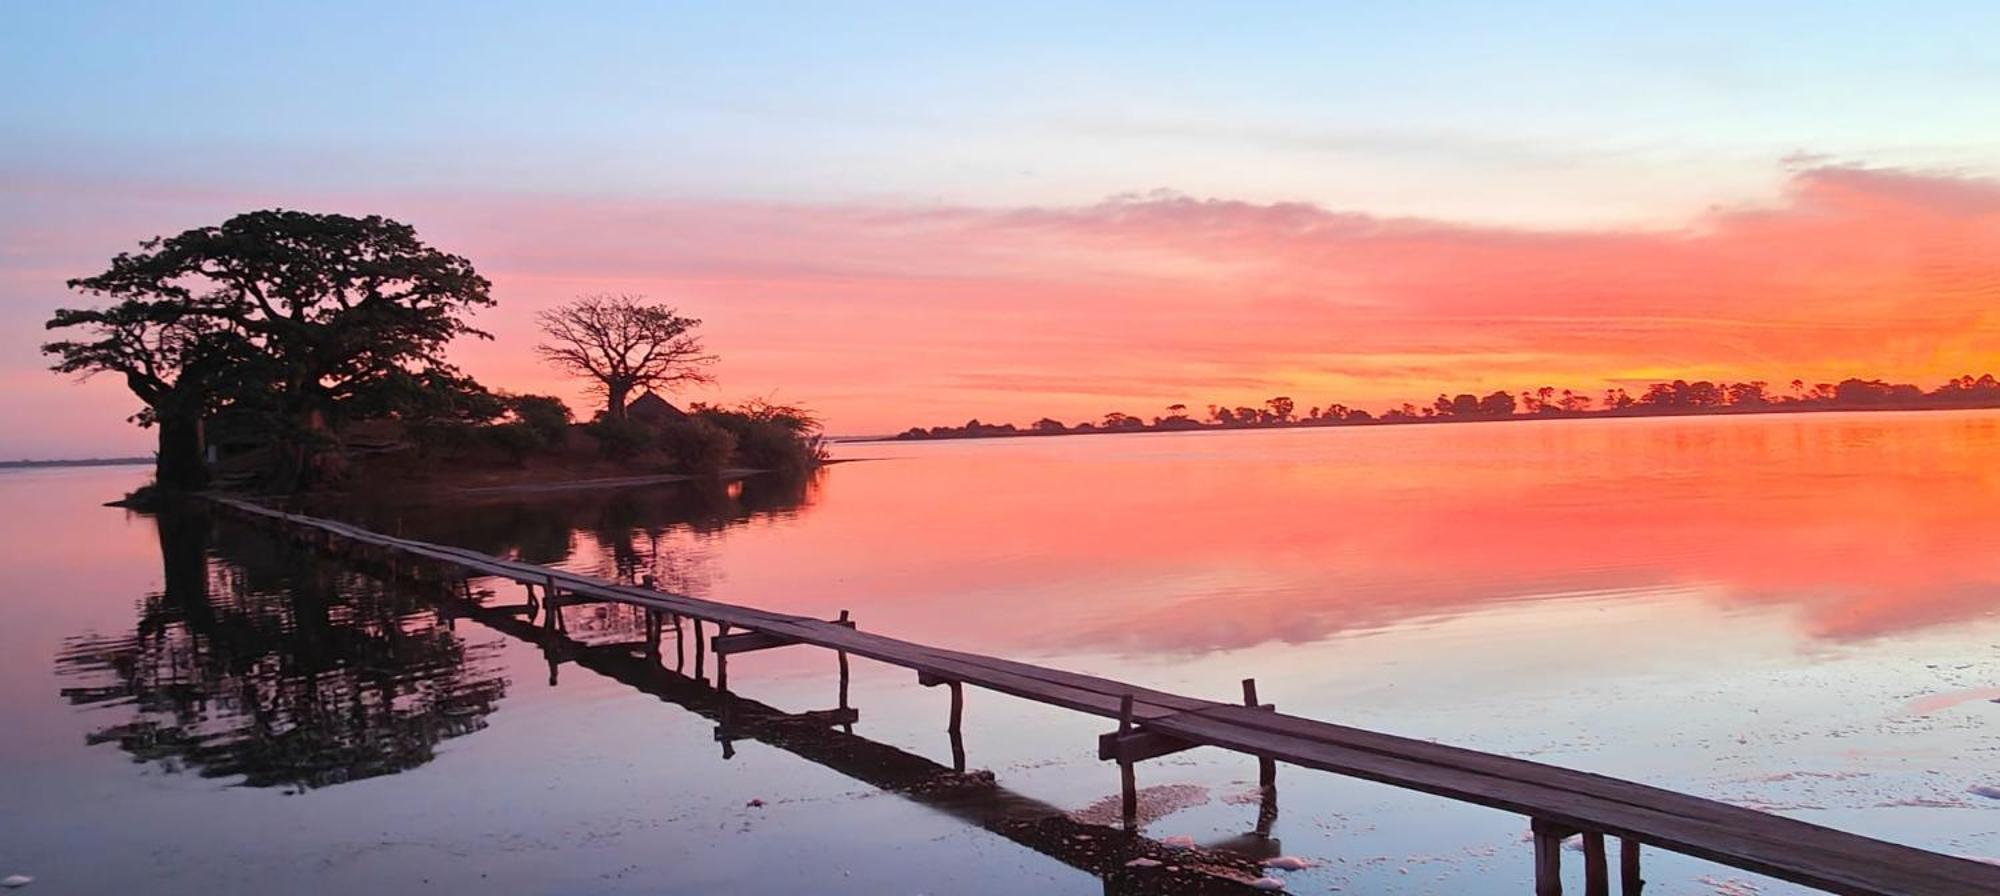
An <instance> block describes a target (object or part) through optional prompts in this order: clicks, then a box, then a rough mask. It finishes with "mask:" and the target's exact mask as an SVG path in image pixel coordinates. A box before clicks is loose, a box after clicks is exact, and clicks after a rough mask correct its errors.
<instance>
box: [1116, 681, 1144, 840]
mask: <svg viewBox="0 0 2000 896" xmlns="http://www.w3.org/2000/svg"><path fill="white" fill-rule="evenodd" d="M1131 733H1132V695H1131V694H1126V695H1125V696H1124V697H1121V698H1119V700H1118V736H1119V737H1121V738H1122V737H1125V736H1126V735H1129V734H1131ZM1118 789H1119V798H1120V799H1119V810H1120V815H1121V816H1122V817H1123V819H1124V822H1125V829H1126V830H1128V831H1129V830H1132V829H1134V828H1136V827H1138V826H1139V779H1138V776H1137V775H1136V774H1134V773H1133V770H1132V760H1131V758H1130V757H1127V756H1124V755H1120V756H1119V757H1118Z"/></svg>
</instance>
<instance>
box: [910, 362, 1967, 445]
mask: <svg viewBox="0 0 2000 896" xmlns="http://www.w3.org/2000/svg"><path fill="white" fill-rule="evenodd" d="M1978 408H2000V380H1996V379H1995V378H1994V376H1993V375H1992V374H1990V373H1988V374H1981V375H1979V376H1973V375H1972V374H1966V375H1964V376H1960V377H1956V378H1953V379H1951V380H1949V381H1947V382H1945V383H1943V384H1942V385H1939V386H1937V387H1936V388H1934V389H1930V390H1928V391H1926V390H1925V389H1922V388H1920V387H1918V386H1915V385H1912V384H1909V383H1890V382H1885V381H1883V380H1880V379H1866V380H1864V379H1859V378H1849V379H1844V380H1841V381H1840V382H1838V383H1818V384H1815V385H1811V386H1808V385H1807V384H1806V383H1805V382H1804V381H1803V380H1796V379H1795V380H1792V382H1791V388H1790V391H1788V392H1774V391H1773V390H1772V389H1771V384H1770V383H1768V382H1766V381H1763V380H1753V381H1750V382H1740V383H1715V382H1710V381H1708V380H1697V381H1695V382H1688V381H1686V380H1674V381H1672V382H1665V383H1653V384H1651V385H1650V386H1648V387H1647V388H1646V389H1645V390H1643V391H1641V392H1640V393H1639V394H1638V395H1637V396H1634V395H1632V394H1631V393H1630V392H1629V391H1627V390H1626V389H1624V388H1622V387H1613V388H1610V389H1607V390H1605V392H1604V397H1603V400H1602V402H1601V403H1599V402H1598V401H1597V400H1596V399H1595V398H1594V397H1593V396H1591V395H1590V394H1588V393H1586V392H1583V391H1579V390H1573V389H1560V390H1558V389H1557V388H1555V387H1554V386H1542V387H1540V388H1538V389H1523V390H1521V391H1520V392H1519V393H1518V394H1516V393H1513V392H1505V391H1497V392H1491V393H1488V394H1486V395H1483V396H1482V395H1474V394H1472V393H1469V392H1467V393H1459V394H1457V395H1439V396H1438V397H1437V400H1436V401H1433V402H1432V403H1430V404H1427V405H1422V406H1418V405H1415V404H1403V405H1399V406H1396V407H1392V408H1386V409H1383V410H1381V411H1379V412H1369V411H1366V410H1363V409H1361V408H1351V407H1348V406H1347V405H1344V404H1339V403H1337V402H1336V403H1328V404H1326V405H1324V406H1317V405H1316V406H1313V407H1310V408H1307V409H1306V410H1305V411H1304V412H1303V413H1302V412H1300V410H1299V407H1298V403H1297V402H1295V401H1294V400H1293V399H1291V398H1290V397H1287V396H1277V397H1274V398H1270V399H1267V400H1265V402H1264V403H1263V405H1262V406H1260V407H1233V408H1232V407H1227V406H1224V405H1214V404H1212V405H1209V406H1208V412H1207V415H1206V416H1205V417H1202V418H1197V417H1195V416H1193V415H1192V414H1191V413H1190V412H1189V410H1188V406H1187V405H1185V404H1172V405H1168V406H1167V407H1166V409H1165V410H1166V413H1165V414H1163V415H1159V416H1155V417H1153V418H1152V419H1151V420H1150V421H1149V420H1147V419H1146V418H1143V417H1139V416H1135V415H1132V414H1127V413H1124V412H1122V411H1112V412H1110V413H1108V414H1105V415H1104V418H1103V420H1101V421H1092V420H1085V421H1082V422H1080V423H1076V424H1074V425H1071V424H1065V423H1063V422H1062V421H1060V420H1057V419H1054V418H1052V417H1043V418H1041V419H1040V420H1036V421H1035V422H1034V423H1031V424H1029V425H1027V426H1016V425H1014V424H1012V423H997V424H996V423H982V422H980V421H979V420H976V419H975V420H968V421H966V422H965V423H964V424H963V425H960V426H932V427H929V428H925V427H921V426H917V427H911V428H910V429H908V430H905V431H903V432H902V433H899V434H897V435H896V436H894V438H895V439H898V440H917V439H980V438H996V437H1008V436H1061V435H1089V434H1103V433H1120V432H1186V431H1190V430H1235V429H1272V428H1283V427H1305V426H1379V425H1385V424H1388V425H1393V424H1406V423H1473V422H1493V421H1502V420H1549V419H1565V418H1583V417H1676V416H1695V415H1720V414H1792V413H1805V412H1814V411H1933V410H1968V409H1978Z"/></svg>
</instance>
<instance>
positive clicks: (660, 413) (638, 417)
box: [625, 392, 687, 424]
mask: <svg viewBox="0 0 2000 896" xmlns="http://www.w3.org/2000/svg"><path fill="white" fill-rule="evenodd" d="M625 416H626V417H628V418H630V419H632V420H634V421H637V422H639V423H647V424H660V423H667V422H671V421H674V420H686V419H687V414H686V413H684V412H683V411H681V409H680V408H677V407H674V406H673V404H672V403H670V402H668V401H667V400H666V399H664V398H661V397H660V396H659V395H658V394H656V393H653V392H648V393H646V394H644V395H641V396H639V397H638V398H634V399H632V402H631V403H630V404H627V405H626V406H625Z"/></svg>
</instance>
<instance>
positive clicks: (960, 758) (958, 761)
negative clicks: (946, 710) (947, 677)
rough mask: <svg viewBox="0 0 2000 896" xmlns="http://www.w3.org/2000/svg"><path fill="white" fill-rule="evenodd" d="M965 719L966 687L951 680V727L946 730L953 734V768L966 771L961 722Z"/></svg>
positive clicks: (961, 771)
mask: <svg viewBox="0 0 2000 896" xmlns="http://www.w3.org/2000/svg"><path fill="white" fill-rule="evenodd" d="M964 720H965V688H964V687H963V686H962V685H961V684H960V683H959V682H956V681H954V682H951V727H949V728H946V729H945V731H946V732H948V733H949V734H950V735H951V770H952V771H955V772H959V773H961V774H962V773H964V772H965V736H964V734H963V733H962V729H961V728H960V727H959V724H960V723H961V722H963V721H964Z"/></svg>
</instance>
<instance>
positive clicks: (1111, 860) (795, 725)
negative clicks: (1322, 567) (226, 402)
mask: <svg viewBox="0 0 2000 896" xmlns="http://www.w3.org/2000/svg"><path fill="white" fill-rule="evenodd" d="M439 584H440V585H442V586H443V587H439V588H438V592H439V593H438V597H437V599H438V601H439V605H440V609H441V610H442V611H444V612H446V613H448V614H450V615H449V617H448V618H469V619H471V620H473V621H475V622H477V623H479V624H480V625H483V626H485V627H487V628H489V629H491V630H493V631H496V632H499V633H501V634H503V635H506V636H509V637H512V638H515V639H518V640H521V641H525V642H528V643H531V644H534V645H536V646H537V647H539V648H541V650H542V654H543V656H544V658H545V659H547V661H548V663H549V671H550V675H549V677H550V680H551V681H554V680H555V679H556V677H557V674H556V672H557V669H558V668H559V667H561V666H563V665H565V664H575V665H576V666H578V667H580V668H582V669H585V670H587V671H589V672H592V673H595V674H597V675H600V676H603V677H604V678H607V679H610V680H612V681H616V682H618V683H620V684H623V685H626V686H627V687H630V688H632V689H633V690H636V691H638V692H640V693H643V694H648V695H651V696H654V697H657V698H659V699H660V700H662V701H664V702H666V703H669V704H672V705H674V706H678V707H680V708H681V709H683V710H686V711H688V712H691V713H693V714H695V715H697V716H700V717H702V718H704V719H708V720H710V721H713V722H715V723H716V729H715V739H716V741H717V743H719V744H721V746H722V751H723V756H724V757H725V758H727V757H729V756H731V755H734V753H733V750H734V747H733V744H734V743H735V741H737V740H751V741H756V742H759V743H762V744H765V745H766V746H770V747H773V748H775V749H779V750H783V751H785V752H788V753H791V754H793V755H794V756H797V757H799V758H802V759H805V760H806V761H808V762H812V763H815V764H817V765H820V766H822V767H824V768H827V769H831V770H833V771H835V772H838V773H840V774H843V775H846V776H848V777H850V778H853V779H855V780H857V781H861V782H863V783H866V784H868V785H869V786H872V787H875V788H877V789H879V790H882V791H884V792H886V793H893V794H896V795H898V796H901V797H903V798H904V799H908V800H910V801H912V802H915V803H917V804H918V805H922V806H925V807H928V808H930V809H932V810H934V811H937V812H941V813H944V814H945V815H948V816H950V817H952V818H954V819H957V820H958V821H960V822H964V823H966V824H970V825H973V826H975V827H978V828H980V829H981V830H985V831H987V832H990V833H993V834H996V835H998V836H1001V837H1004V838H1006V839H1008V840H1011V841H1013V842H1014V843H1017V844H1020V845H1021V846H1025V847H1027V848H1029V849H1032V850H1034V851H1036V852H1039V853H1041V854H1043V855H1046V856H1048V857H1050V858H1052V859H1054V860H1056V861H1058V862H1062V863H1063V864H1065V865H1069V866H1071V867H1073V868H1076V869H1078V870H1081V871H1084V872H1087V873H1090V874H1093V875H1096V876H1098V877H1099V878H1101V879H1102V880H1103V881H1104V892H1105V894H1106V896H1154V894H1161V893H1169V892H1170V893H1173V894H1176V896H1250V894H1254V893H1257V892H1259V891H1258V890H1257V889H1255V888H1253V887H1251V886H1250V885H1249V883H1248V882H1249V881H1250V880H1252V879H1254V878H1256V877H1258V876H1259V874H1260V873H1261V867H1260V866H1259V864H1258V862H1257V858H1267V857H1270V856H1273V855H1276V854H1277V851H1278V842H1277V841H1276V840H1275V839H1273V838H1271V836H1270V827H1269V825H1270V820H1271V819H1274V818H1275V817H1276V816H1275V809H1272V810H1270V811H1268V812H1263V813H1260V815H1259V818H1258V828H1257V829H1256V830H1255V831H1254V832H1252V833H1251V834H1248V835H1245V837H1243V838H1238V840H1235V841H1231V842H1230V847H1229V851H1227V852H1223V851H1217V850H1216V849H1212V848H1202V847H1187V846H1174V845H1168V844H1165V843H1161V842H1159V841H1156V840H1152V839H1150V838H1146V837H1143V836H1139V835H1138V834H1136V833H1133V832H1130V831H1120V830H1118V829H1115V828H1108V827H1105V826H1102V825H1098V824H1092V823H1088V822H1083V821H1078V820H1075V819H1072V818H1070V817H1069V815H1068V814H1067V813H1065V812H1063V810H1061V809H1059V808H1057V807H1055V806H1052V805H1049V804H1047V803H1044V802H1041V801H1040V800H1036V799H1034V798H1032V797H1029V796H1026V795H1023V794H1020V793H1016V792H1013V791H1010V790H1008V789H1006V788H1005V787H1003V786H1001V785H1000V784H999V783H998V782H997V781H996V780H995V779H994V777H993V775H992V774H991V773H990V772H975V773H971V774H966V773H965V769H964V768H963V766H962V762H961V765H960V767H958V768H947V767H945V766H942V765H939V764H937V763H935V762H932V761H931V760H929V759H926V758H924V757H922V756H918V755H915V754H912V753H909V752H907V751H904V750H902V749H899V748H897V747H894V746H890V745H888V744H884V743H879V742H876V741H872V740H869V739H867V738H865V737H861V736H860V735H857V734H855V733H854V732H853V726H854V723H855V722H857V721H858V720H859V718H860V713H859V711H858V710H855V709H854V708H852V707H850V706H848V701H847V692H846V688H845V687H843V688H841V690H840V693H839V707H838V708H837V709H832V710H812V711H807V712H784V711H782V710H779V709H777V708H776V707H773V706H769V705H766V704H763V703H759V702H757V701H755V700H751V699H747V698H744V697H741V696H737V695H734V694H731V693H729V692H727V691H723V690H720V689H718V688H714V687H711V686H709V684H708V682H706V681H704V680H702V679H700V678H696V677H694V676H693V675H691V674H687V669H686V663H687V657H686V656H685V654H684V653H683V654H682V655H680V656H678V657H675V658H674V661H673V662H672V663H668V662H666V659H667V658H666V657H665V656H663V655H662V654H663V650H662V645H661V640H662V639H663V636H665V637H671V635H667V634H666V633H665V632H662V631H661V630H660V629H659V628H658V627H657V626H655V627H652V628H650V629H649V630H648V631H647V632H646V636H645V637H644V639H642V640H639V641H626V642H613V643H591V642H585V641H580V640H577V639H576V638H574V637H572V636H571V635H570V634H568V633H566V632H564V631H562V630H561V628H560V627H559V626H557V625H554V624H551V623H547V620H548V616H547V615H543V616H542V617H541V618H542V619H543V620H544V623H545V624H540V625H538V624H537V623H536V621H535V615H534V614H532V613H530V612H529V611H528V609H527V608H526V607H524V606H520V605H513V606H496V605H493V604H487V603H481V602H480V601H479V600H477V599H476V598H474V597H473V596H472V595H471V594H469V593H463V592H461V591H459V590H458V589H457V588H455V587H452V586H449V585H444V583H439ZM539 612H540V613H542V614H548V613H557V614H559V613H561V610H560V609H559V608H557V607H555V606H554V605H549V604H546V603H545V604H543V605H542V606H541V607H540V608H539ZM960 758H961V760H962V756H961V757H960ZM1273 798H1275V796H1273ZM1246 843H1247V844H1250V845H1254V846H1256V847H1262V848H1261V849H1253V850H1244V849H1242V847H1243V846H1244V845H1245V844H1246ZM1237 853H1248V854H1249V855H1248V856H1247V857H1246V856H1244V855H1238V854H1237ZM1134 859H1148V860H1151V862H1152V863H1153V864H1152V865H1151V866H1150V867H1142V866H1141V865H1133V864H1131V863H1132V860H1134ZM1167 866H1173V867H1175V868H1176V869H1177V870H1176V871H1173V872H1167V871H1164V869H1165V868H1166V867H1167Z"/></svg>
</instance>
